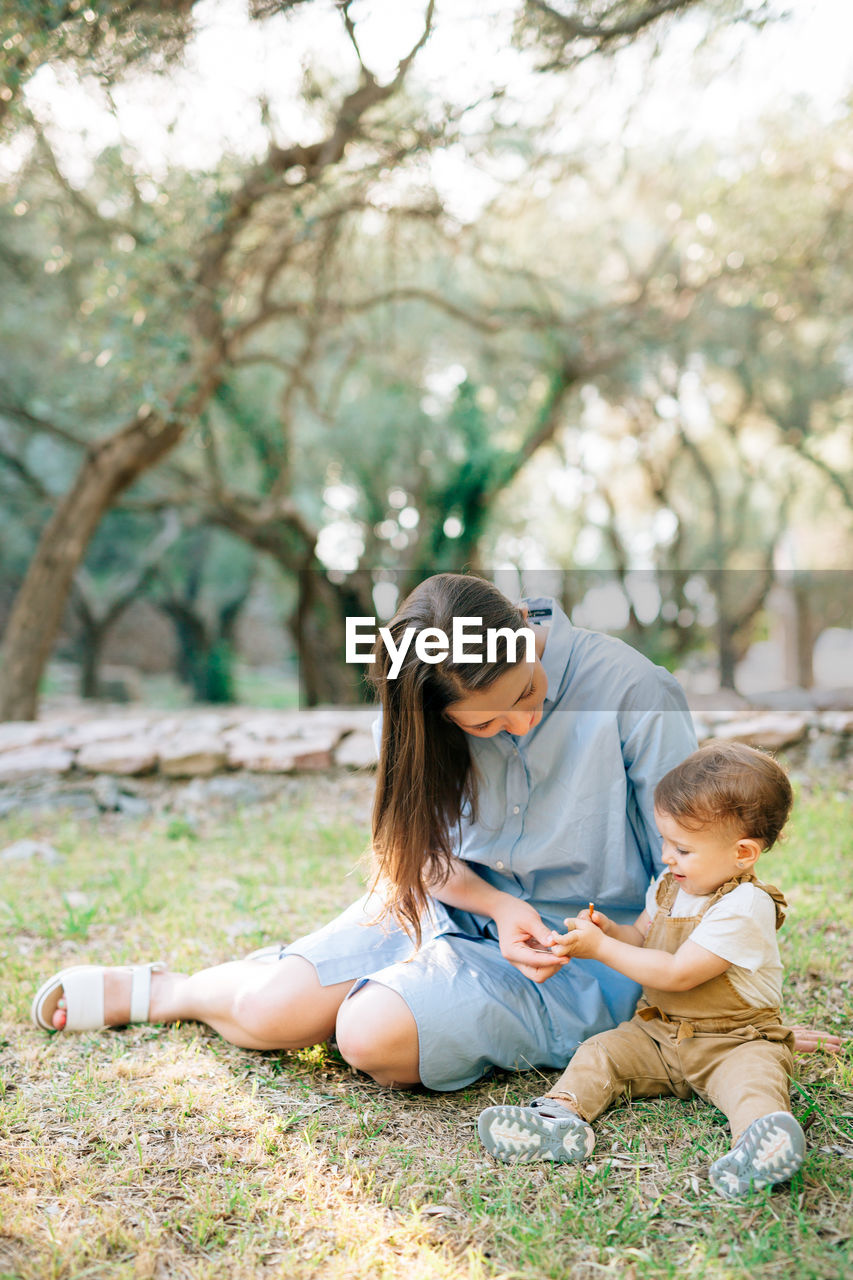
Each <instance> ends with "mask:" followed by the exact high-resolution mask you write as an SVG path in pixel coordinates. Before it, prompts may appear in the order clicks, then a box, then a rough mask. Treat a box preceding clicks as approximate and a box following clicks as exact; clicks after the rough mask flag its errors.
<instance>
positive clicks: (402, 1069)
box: [335, 982, 421, 1088]
mask: <svg viewBox="0 0 853 1280" xmlns="http://www.w3.org/2000/svg"><path fill="white" fill-rule="evenodd" d="M335 1040H336V1042H337V1046H338V1049H339V1050H340V1052H341V1053H342V1055H343V1057H344V1058H345V1059H346V1061H347V1062H348V1063H349V1064H350V1066H351V1067H355V1068H356V1069H357V1070H358V1071H364V1072H366V1074H367V1075H369V1076H372V1077H373V1079H374V1080H376V1081H377V1083H378V1084H384V1085H388V1086H397V1087H398V1088H405V1087H406V1086H411V1085H416V1084H420V1079H421V1078H420V1053H419V1044H418V1024H417V1023H416V1022H415V1019H414V1015H413V1014H412V1011H411V1009H410V1008H409V1006H408V1005H407V1004H406V1002H405V1000H404V999H403V997H402V996H400V995H398V994H397V992H396V991H392V990H391V989H390V987H383V986H382V985H381V983H378V982H367V983H366V984H365V985H364V986H363V987H361V988H359V990H358V991H356V993H355V995H353V996H352V997H351V998H350V999H349V1000H346V1001H344V1003H343V1004H342V1005H341V1007H340V1012H339V1014H338V1020H337V1025H336V1027H335Z"/></svg>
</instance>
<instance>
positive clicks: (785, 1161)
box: [708, 1111, 806, 1199]
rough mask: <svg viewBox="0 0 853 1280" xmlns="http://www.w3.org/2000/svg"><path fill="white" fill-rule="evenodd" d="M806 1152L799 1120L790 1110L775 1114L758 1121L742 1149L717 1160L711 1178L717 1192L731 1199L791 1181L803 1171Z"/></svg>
mask: <svg viewBox="0 0 853 1280" xmlns="http://www.w3.org/2000/svg"><path fill="white" fill-rule="evenodd" d="M805 1152H806V1142H805V1138H804V1136H803V1131H802V1129H801V1128H800V1126H799V1124H798V1123H797V1121H796V1120H795V1119H794V1117H793V1116H792V1115H789V1114H788V1112H787V1111H775V1112H773V1113H772V1114H771V1115H769V1116H761V1118H760V1119H758V1120H754V1121H753V1123H752V1124H751V1125H750V1126H749V1128H748V1129H747V1130H746V1133H745V1135H744V1139H743V1141H742V1143H741V1145H740V1147H735V1148H734V1149H733V1150H732V1151H729V1152H727V1153H726V1155H724V1156H721V1157H720V1159H719V1160H715V1161H714V1163H713V1164H712V1165H711V1168H710V1170H709V1173H708V1176H709V1178H710V1180H711V1185H712V1186H713V1187H714V1189H715V1190H716V1191H719V1193H720V1195H723V1196H726V1197H727V1198H729V1199H731V1198H733V1197H736V1196H742V1195H746V1194H747V1193H748V1192H749V1191H760V1190H761V1189H762V1188H763V1187H770V1186H773V1184H774V1183H776V1182H787V1180H788V1178H790V1177H792V1176H793V1174H795V1173H796V1172H797V1170H798V1169H799V1168H800V1166H801V1164H802V1163H803V1160H804V1158H805ZM744 1157H745V1158H744Z"/></svg>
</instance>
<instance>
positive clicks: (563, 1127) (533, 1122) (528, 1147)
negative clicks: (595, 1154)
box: [477, 1098, 595, 1164]
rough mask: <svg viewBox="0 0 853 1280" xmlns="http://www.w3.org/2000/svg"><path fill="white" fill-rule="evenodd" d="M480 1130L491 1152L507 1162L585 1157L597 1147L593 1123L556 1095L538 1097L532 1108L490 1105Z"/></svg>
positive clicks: (478, 1122)
mask: <svg viewBox="0 0 853 1280" xmlns="http://www.w3.org/2000/svg"><path fill="white" fill-rule="evenodd" d="M477 1131H478V1132H479V1134H480V1138H481V1140H482V1143H483V1146H484V1147H485V1148H486V1150H487V1151H488V1153H489V1155H490V1156H494V1157H495V1159H496V1160H502V1161H503V1162H504V1164H529V1163H531V1161H534V1160H553V1161H556V1162H558V1163H567V1162H570V1161H575V1160H583V1159H584V1158H585V1157H586V1156H588V1155H589V1154H590V1153H591V1151H592V1149H593V1147H594V1146H595V1133H594V1132H593V1130H592V1127H591V1125H588V1124H587V1122H586V1121H585V1120H582V1119H581V1118H580V1116H577V1115H575V1113H574V1111H569V1109H568V1107H564V1106H562V1105H561V1104H560V1103H559V1102H557V1101H556V1100H555V1099H554V1098H535V1099H534V1101H533V1102H532V1103H531V1104H530V1106H529V1107H509V1106H503V1107H487V1108H486V1110H485V1111H482V1112H481V1113H480V1118H479V1120H478V1121H477Z"/></svg>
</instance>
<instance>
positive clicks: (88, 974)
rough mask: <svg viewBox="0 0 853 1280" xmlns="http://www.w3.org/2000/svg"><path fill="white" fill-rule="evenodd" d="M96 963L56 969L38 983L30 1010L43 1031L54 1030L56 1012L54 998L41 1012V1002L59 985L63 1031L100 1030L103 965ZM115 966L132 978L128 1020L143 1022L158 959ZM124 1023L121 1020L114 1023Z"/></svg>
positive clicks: (160, 965)
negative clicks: (48, 1009)
mask: <svg viewBox="0 0 853 1280" xmlns="http://www.w3.org/2000/svg"><path fill="white" fill-rule="evenodd" d="M105 967H106V966H104V965H99V964H76V965H71V967H70V968H68V969H60V971H59V973H55V974H54V975H53V977H52V978H48V980H47V982H44V983H42V985H41V986H40V987H39V989H38V991H37V992H36V994H35V996H34V997H33V1003H32V1008H31V1010H30V1013H31V1016H32V1020H33V1022H34V1023H35V1025H36V1026H37V1027H41V1029H42V1030H43V1031H56V1030H57V1028H56V1027H55V1026H54V1025H53V1023H52V1022H51V1021H50V1017H52V1015H53V1014H54V1013H55V1012H56V1005H57V1003H58V1000H57V1001H54V1003H53V1006H52V1008H51V1009H50V1013H49V1014H46V1013H45V1005H46V1004H47V1003H48V1001H49V1000H50V997H51V996H53V995H55V994H56V992H57V991H58V990H59V989H60V988H62V994H63V995H64V996H65V1003H66V1009H65V1026H64V1027H63V1028H62V1030H63V1031H101V1030H103V1028H104V1027H105V1026H106V1023H105V1022H104V968H105ZM117 967H119V968H130V971H131V974H132V978H131V985H130V1017H129V1018H128V1019H127V1021H128V1023H130V1022H147V1021H148V1012H149V1008H150V1004H151V974H152V973H162V972H163V970H164V969H165V968H166V966H165V964H164V963H163V961H162V960H155V961H153V962H152V963H151V964H133V965H129V966H127V965H120V966H117ZM118 1025H120V1026H124V1025H125V1024H124V1023H120V1024H118Z"/></svg>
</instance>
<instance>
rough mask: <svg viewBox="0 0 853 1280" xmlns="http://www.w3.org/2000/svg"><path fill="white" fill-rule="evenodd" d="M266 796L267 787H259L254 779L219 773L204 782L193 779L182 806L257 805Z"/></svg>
mask: <svg viewBox="0 0 853 1280" xmlns="http://www.w3.org/2000/svg"><path fill="white" fill-rule="evenodd" d="M267 781H269V780H267ZM268 794H269V789H268V787H266V786H261V785H260V784H259V780H258V779H256V778H253V777H247V776H246V775H245V774H240V773H221V774H218V775H217V776H216V777H214V778H209V779H204V780H203V779H201V778H194V779H193V781H192V782H190V783H188V785H187V787H186V790H185V791H184V795H183V804H184V805H189V806H193V807H198V808H201V807H206V806H208V805H210V804H213V803H219V804H226V805H228V806H230V807H238V806H240V805H241V804H257V803H258V802H259V801H260V800H264V799H266V797H267V795H268Z"/></svg>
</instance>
